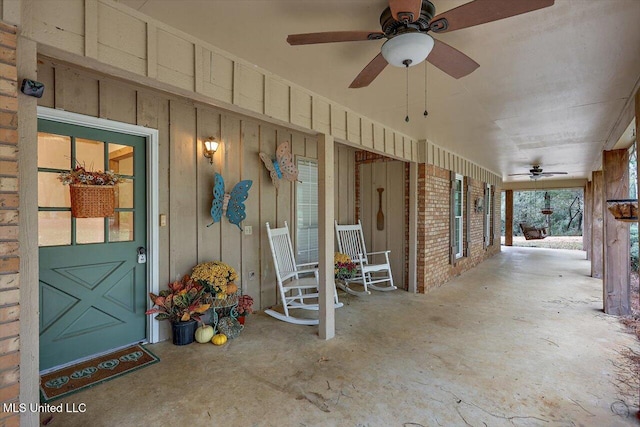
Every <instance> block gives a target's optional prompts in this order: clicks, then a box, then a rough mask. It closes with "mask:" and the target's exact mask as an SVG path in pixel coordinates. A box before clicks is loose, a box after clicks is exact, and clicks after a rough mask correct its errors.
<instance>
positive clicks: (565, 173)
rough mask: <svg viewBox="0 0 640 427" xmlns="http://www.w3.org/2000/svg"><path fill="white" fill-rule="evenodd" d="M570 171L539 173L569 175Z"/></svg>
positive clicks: (543, 173)
mask: <svg viewBox="0 0 640 427" xmlns="http://www.w3.org/2000/svg"><path fill="white" fill-rule="evenodd" d="M568 173H569V172H541V173H540V174H539V175H548V176H551V175H567V174H568Z"/></svg>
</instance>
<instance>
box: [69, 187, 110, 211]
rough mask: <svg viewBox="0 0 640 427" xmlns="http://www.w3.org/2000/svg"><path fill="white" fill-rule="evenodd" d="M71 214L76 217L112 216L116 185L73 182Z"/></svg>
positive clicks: (71, 188)
mask: <svg viewBox="0 0 640 427" xmlns="http://www.w3.org/2000/svg"><path fill="white" fill-rule="evenodd" d="M69 188H70V190H71V215H72V216H73V217H75V218H104V217H111V216H113V214H114V208H115V191H114V189H115V185H84V184H71V185H70V186H69Z"/></svg>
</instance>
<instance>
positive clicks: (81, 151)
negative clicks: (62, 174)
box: [74, 138, 104, 171]
mask: <svg viewBox="0 0 640 427" xmlns="http://www.w3.org/2000/svg"><path fill="white" fill-rule="evenodd" d="M75 160H76V162H77V164H78V165H80V166H84V168H85V169H86V170H87V171H97V170H104V143H102V142H100V141H94V140H91V139H82V138H76V158H75ZM74 166H75V165H74Z"/></svg>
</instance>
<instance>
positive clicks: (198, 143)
mask: <svg viewBox="0 0 640 427" xmlns="http://www.w3.org/2000/svg"><path fill="white" fill-rule="evenodd" d="M38 63H39V67H38V78H39V80H40V81H42V82H43V83H45V86H46V88H47V90H46V91H45V95H44V96H43V97H42V98H41V99H40V100H39V105H41V106H45V107H50V108H60V109H64V110H66V111H71V112H74V113H79V114H85V115H89V116H95V117H100V118H105V119H110V120H116V121H121V122H125V123H131V124H137V125H141V126H146V127H150V128H154V129H158V131H159V171H160V173H159V181H158V186H159V188H160V191H159V212H160V214H166V215H167V226H166V227H160V229H159V238H160V258H159V260H160V263H159V265H160V275H159V277H160V284H159V285H160V288H161V289H162V288H164V287H165V286H166V284H167V283H169V281H173V280H176V279H178V278H180V277H181V276H182V275H184V274H188V273H190V271H191V268H192V267H194V266H195V265H196V264H197V263H199V262H203V261H213V260H222V261H224V262H226V263H228V264H230V265H232V266H233V267H234V268H235V269H236V270H237V271H238V274H239V275H240V284H241V286H242V289H243V291H244V292H245V293H247V294H250V295H251V296H253V297H254V299H255V304H256V308H260V309H263V308H265V307H269V306H271V305H274V304H276V303H277V302H278V301H277V295H276V283H275V273H274V270H273V262H272V258H271V252H270V249H269V243H268V241H267V236H266V230H265V226H264V224H265V222H267V221H268V222H269V223H270V224H271V225H272V226H277V227H281V226H282V225H283V224H284V221H287V222H288V223H289V225H290V229H291V230H292V233H295V184H294V183H290V182H289V181H286V180H281V181H280V189H279V191H278V193H277V194H276V190H275V187H274V186H273V183H272V182H271V178H270V176H269V173H268V171H267V170H266V168H265V167H264V165H263V164H262V161H261V160H260V158H259V156H258V153H259V152H261V151H262V152H265V153H268V154H270V155H274V153H275V150H276V146H277V145H278V144H279V143H281V142H284V141H290V142H291V144H292V151H293V153H294V155H296V156H302V157H305V158H308V159H316V158H317V139H316V137H315V136H312V135H308V134H304V133H301V132H297V131H293V130H291V129H287V128H285V127H281V126H275V125H272V124H269V123H265V122H262V121H259V120H256V119H253V118H247V117H243V116H241V115H236V114H233V113H229V112H226V111H224V110H221V109H217V108H214V107H210V106H206V105H200V104H198V103H194V102H192V101H190V100H187V99H182V98H178V97H172V96H167V95H165V94H162V93H160V92H156V91H153V90H150V89H147V88H143V87H139V86H135V85H132V84H127V83H122V82H118V81H114V80H112V79H109V78H107V77H104V76H100V75H98V74H94V73H92V72H89V71H85V70H80V69H76V68H73V67H70V66H68V65H66V64H58V63H57V62H56V61H52V60H50V59H48V58H40V59H39V61H38ZM207 136H215V137H217V138H218V139H220V140H221V141H222V144H221V145H220V148H219V149H218V151H217V152H216V154H215V155H214V162H213V165H211V164H210V163H209V160H208V159H206V158H205V157H204V156H203V154H202V150H203V147H202V145H203V144H202V140H203V139H204V138H206V137H207ZM354 159H355V155H354V149H353V148H350V147H347V146H344V145H339V144H337V145H336V148H335V164H334V167H335V171H336V182H338V183H340V184H339V186H338V188H337V189H336V197H335V215H336V218H338V219H340V220H341V221H353V218H354V209H355V207H354V206H355V196H354V194H355V187H354V176H355V171H354V168H355V160H354ZM215 172H219V173H220V174H221V175H222V176H223V178H224V180H225V187H226V191H230V190H231V189H232V188H233V186H234V185H235V184H236V183H237V182H239V181H240V180H243V179H250V180H252V181H253V185H252V187H251V189H250V190H249V198H248V199H247V200H246V202H245V206H246V213H247V218H246V219H245V220H244V221H243V224H242V225H249V226H252V228H253V232H252V234H250V235H245V234H244V233H242V232H241V231H240V230H238V228H237V227H236V226H235V225H232V224H231V223H229V221H228V220H227V219H226V218H223V219H222V221H221V222H219V223H216V224H213V225H211V226H209V227H207V226H208V225H209V224H211V216H210V209H211V201H212V198H213V196H212V191H213V180H214V173H215ZM292 237H293V239H294V241H295V236H292ZM294 244H295V243H294ZM251 272H254V273H255V275H254V276H253V277H250V273H251Z"/></svg>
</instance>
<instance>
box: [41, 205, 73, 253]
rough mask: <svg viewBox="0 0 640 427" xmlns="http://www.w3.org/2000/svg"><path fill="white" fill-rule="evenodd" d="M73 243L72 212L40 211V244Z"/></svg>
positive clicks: (57, 244)
mask: <svg viewBox="0 0 640 427" xmlns="http://www.w3.org/2000/svg"><path fill="white" fill-rule="evenodd" d="M70 244H71V212H68V211H67V212H38V245H39V246H59V245H70Z"/></svg>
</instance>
